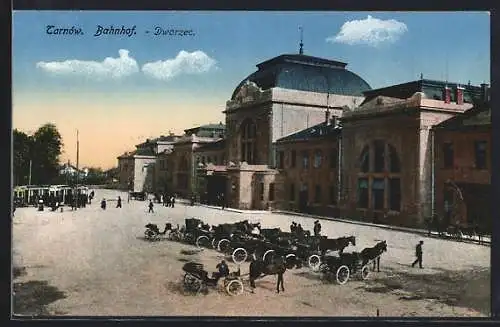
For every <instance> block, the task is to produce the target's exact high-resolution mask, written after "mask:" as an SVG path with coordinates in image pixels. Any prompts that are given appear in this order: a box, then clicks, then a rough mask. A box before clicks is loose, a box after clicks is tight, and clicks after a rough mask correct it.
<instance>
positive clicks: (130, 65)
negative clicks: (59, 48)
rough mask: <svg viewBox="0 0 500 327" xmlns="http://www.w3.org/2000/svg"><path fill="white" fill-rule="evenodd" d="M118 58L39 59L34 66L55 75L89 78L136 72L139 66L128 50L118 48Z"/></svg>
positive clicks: (111, 76) (124, 75)
mask: <svg viewBox="0 0 500 327" xmlns="http://www.w3.org/2000/svg"><path fill="white" fill-rule="evenodd" d="M118 53H119V55H120V56H119V57H118V58H111V57H107V58H105V59H104V60H103V61H102V62H97V61H84V60H78V59H71V60H65V61H52V62H44V61H40V62H38V63H37V64H36V66H37V67H38V68H40V69H42V70H43V71H45V72H47V73H51V74H55V75H74V76H85V77H89V78H96V79H105V78H113V79H119V78H122V77H126V76H129V75H132V74H134V73H137V72H138V71H139V66H138V65H137V61H135V59H134V58H132V57H129V51H128V50H125V49H120V50H119V51H118Z"/></svg>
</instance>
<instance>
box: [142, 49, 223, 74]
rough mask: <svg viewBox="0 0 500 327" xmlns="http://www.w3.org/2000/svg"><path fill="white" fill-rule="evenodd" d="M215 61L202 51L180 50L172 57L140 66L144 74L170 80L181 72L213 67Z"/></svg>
mask: <svg viewBox="0 0 500 327" xmlns="http://www.w3.org/2000/svg"><path fill="white" fill-rule="evenodd" d="M216 63H217V62H216V61H215V60H214V59H212V58H210V57H209V56H208V55H207V54H206V53H204V52H203V51H200V50H197V51H194V52H187V51H184V50H182V51H180V52H179V53H178V54H177V56H176V57H175V58H174V59H167V60H163V61H162V60H158V61H155V62H148V63H146V64H144V66H142V71H143V73H144V74H146V75H148V76H150V77H153V78H156V79H160V80H165V81H167V80H170V79H172V78H174V77H176V76H178V75H181V74H201V73H206V72H208V71H209V70H210V69H212V68H215V65H216Z"/></svg>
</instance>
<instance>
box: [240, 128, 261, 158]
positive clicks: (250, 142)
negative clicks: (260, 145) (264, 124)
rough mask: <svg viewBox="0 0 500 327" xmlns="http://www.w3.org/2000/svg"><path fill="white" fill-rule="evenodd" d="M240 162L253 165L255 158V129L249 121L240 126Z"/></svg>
mask: <svg viewBox="0 0 500 327" xmlns="http://www.w3.org/2000/svg"><path fill="white" fill-rule="evenodd" d="M240 135H241V161H246V163H247V164H249V165H253V164H255V163H256V156H257V151H256V150H257V127H256V125H255V123H254V122H253V121H251V120H250V119H247V120H245V121H244V122H243V123H242V124H241V130H240Z"/></svg>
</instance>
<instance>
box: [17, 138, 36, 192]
mask: <svg viewBox="0 0 500 327" xmlns="http://www.w3.org/2000/svg"><path fill="white" fill-rule="evenodd" d="M12 134H13V135H12V137H13V167H12V168H13V172H12V173H13V176H14V184H15V185H22V184H28V182H29V180H28V179H29V177H28V176H29V161H30V151H31V148H32V141H33V140H32V138H31V137H30V136H28V135H27V134H26V133H24V132H21V131H19V130H17V129H14V131H13V132H12Z"/></svg>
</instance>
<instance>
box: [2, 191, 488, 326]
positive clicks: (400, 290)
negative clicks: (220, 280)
mask: <svg viewBox="0 0 500 327" xmlns="http://www.w3.org/2000/svg"><path fill="white" fill-rule="evenodd" d="M118 195H121V197H122V199H124V200H123V208H121V209H117V208H115V206H116V202H114V201H109V202H108V206H107V210H105V211H103V210H101V208H100V206H99V202H100V200H101V199H102V198H106V199H116V198H117V196H118ZM147 205H148V202H147V201H144V202H141V201H133V200H131V201H130V203H127V194H126V193H124V192H119V191H115V190H96V198H95V199H94V201H93V202H92V204H91V205H90V206H87V207H86V208H82V209H79V210H77V211H71V210H70V209H68V208H65V210H64V212H62V213H61V212H51V211H49V210H47V208H46V210H45V211H44V212H38V211H37V210H36V209H35V208H33V207H29V208H18V209H17V210H16V212H15V216H14V218H13V241H12V242H13V267H14V268H15V271H16V272H15V274H16V275H18V276H17V277H16V278H15V279H14V284H15V287H14V290H15V292H16V294H15V300H14V313H15V314H23V315H36V314H42V315H46V314H50V315H71V316H73V315H85V316H89V315H90V316H102V315H116V316H128V315H131V316H143V315H146V316H148V315H160V316H170V315H189V316H202V315H207V316H213V315H226V316H227V315H235V316H239V315H247V316H375V315H376V311H377V309H378V310H379V313H380V315H381V316H399V317H401V316H488V315H490V248H489V247H488V246H483V245H477V244H467V243H459V242H453V241H448V240H441V239H435V238H426V237H421V236H418V235H414V234H410V233H404V232H398V231H391V230H384V229H380V228H376V227H370V226H361V225H355V224H347V223H341V222H334V221H327V220H322V221H321V223H322V226H323V228H322V233H323V234H326V235H328V236H329V237H331V238H336V237H341V236H350V235H354V236H356V246H355V247H353V246H350V247H348V248H346V252H347V251H361V250H362V249H363V248H365V247H371V246H373V245H375V243H377V242H378V241H380V240H386V241H387V244H388V251H387V252H386V253H384V254H383V255H382V259H381V272H380V273H373V274H372V275H370V277H369V278H368V280H366V281H360V280H359V279H357V278H355V277H353V278H352V279H351V280H349V282H347V284H345V285H336V284H334V283H327V282H325V281H322V280H321V279H320V276H319V275H318V274H316V273H313V272H312V271H310V270H309V269H308V268H302V269H294V270H289V271H287V272H286V273H285V281H284V285H285V290H286V291H285V292H284V293H283V294H276V293H275V291H274V290H275V283H276V276H267V277H265V278H263V279H260V280H258V281H257V282H256V284H257V289H256V292H255V294H251V293H249V292H248V284H246V285H245V287H246V291H245V292H244V293H243V294H242V295H240V296H237V297H231V296H229V295H227V294H225V293H224V292H223V291H222V290H219V291H218V290H213V289H212V290H210V291H209V292H208V294H206V295H204V294H199V295H196V296H192V295H185V294H183V292H182V286H181V284H182V276H183V271H182V269H181V267H182V265H183V264H184V262H185V261H187V260H195V261H199V262H202V263H203V264H204V265H205V269H206V270H208V271H209V272H212V271H215V265H216V264H217V262H218V261H220V260H221V258H222V255H221V254H220V253H217V252H216V251H214V250H209V249H205V250H204V251H202V252H200V253H198V254H192V255H188V254H182V253H181V250H183V249H192V248H194V247H192V246H190V245H185V244H181V243H176V242H171V241H168V240H163V241H159V242H147V241H145V240H144V239H143V233H144V229H145V228H144V225H145V224H147V223H148V222H151V223H155V224H157V225H158V226H159V227H160V229H161V230H162V229H163V227H164V224H165V223H166V222H171V223H172V224H173V225H174V226H175V225H176V224H180V225H183V224H184V219H185V218H186V217H195V218H199V219H202V220H203V221H204V222H206V223H209V224H210V225H217V224H219V223H230V222H236V221H241V220H244V219H248V220H250V221H251V222H261V224H262V227H263V228H271V227H280V228H281V229H282V230H284V231H289V225H290V223H291V222H292V221H295V222H297V223H299V224H302V227H303V228H304V229H307V230H311V231H312V228H313V223H314V219H311V218H306V217H299V216H287V215H284V214H274V213H267V212H261V213H236V212H230V211H227V210H224V211H223V210H218V209H211V208H206V207H202V206H193V207H190V206H185V205H184V204H180V203H179V204H176V206H175V208H166V207H163V206H161V205H160V204H156V203H155V207H154V210H155V212H154V213H148V212H147V211H148V207H147ZM419 240H423V241H424V245H423V252H424V255H423V265H424V269H418V268H412V267H411V263H412V262H413V260H414V259H415V257H414V253H415V245H416V244H417V243H418V241H419ZM229 264H230V268H231V270H233V269H236V265H234V264H233V263H232V262H230V263H229ZM241 270H242V274H245V273H247V272H248V264H244V265H242V266H241ZM244 278H246V277H244ZM40 294H42V295H43V296H40ZM37 296H38V298H37Z"/></svg>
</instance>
